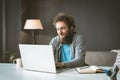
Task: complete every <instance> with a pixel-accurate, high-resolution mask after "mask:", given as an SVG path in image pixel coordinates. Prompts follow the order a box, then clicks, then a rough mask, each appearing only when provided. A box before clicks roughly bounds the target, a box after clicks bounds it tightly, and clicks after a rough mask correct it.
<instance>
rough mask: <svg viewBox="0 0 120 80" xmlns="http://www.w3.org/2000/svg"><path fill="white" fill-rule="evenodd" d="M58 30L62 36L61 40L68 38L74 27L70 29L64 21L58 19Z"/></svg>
mask: <svg viewBox="0 0 120 80" xmlns="http://www.w3.org/2000/svg"><path fill="white" fill-rule="evenodd" d="M56 30H57V33H58V35H59V37H60V40H61V41H64V40H66V38H68V36H69V35H70V32H71V30H72V29H70V28H69V27H68V26H67V25H66V24H65V22H64V21H58V22H57V23H56Z"/></svg>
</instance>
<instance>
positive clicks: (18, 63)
mask: <svg viewBox="0 0 120 80" xmlns="http://www.w3.org/2000/svg"><path fill="white" fill-rule="evenodd" d="M13 63H15V64H16V67H22V66H23V65H22V59H21V58H17V59H14V60H13Z"/></svg>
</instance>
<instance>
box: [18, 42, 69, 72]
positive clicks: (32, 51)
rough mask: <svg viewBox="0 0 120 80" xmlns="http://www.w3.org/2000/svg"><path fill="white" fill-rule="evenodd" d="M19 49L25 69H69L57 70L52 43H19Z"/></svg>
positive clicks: (45, 70) (55, 70)
mask: <svg viewBox="0 0 120 80" xmlns="http://www.w3.org/2000/svg"><path fill="white" fill-rule="evenodd" d="M19 50H20V55H21V59H22V63H23V69H25V70H31V71H40V72H48V73H58V72H61V71H65V70H68V68H67V69H59V70H57V68H56V65H55V59H54V54H53V48H52V45H36V44H35V45H34V44H19Z"/></svg>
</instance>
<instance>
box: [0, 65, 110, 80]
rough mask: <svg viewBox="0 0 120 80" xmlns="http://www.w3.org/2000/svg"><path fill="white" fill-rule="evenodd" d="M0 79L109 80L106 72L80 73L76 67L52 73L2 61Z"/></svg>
mask: <svg viewBox="0 0 120 80" xmlns="http://www.w3.org/2000/svg"><path fill="white" fill-rule="evenodd" d="M0 80H109V77H107V76H106V74H104V73H97V74H78V73H77V72H76V71H75V69H70V70H67V71H65V72H61V73H57V74H52V73H42V72H34V71H26V70H23V69H22V68H17V67H16V65H15V64H6V63H0Z"/></svg>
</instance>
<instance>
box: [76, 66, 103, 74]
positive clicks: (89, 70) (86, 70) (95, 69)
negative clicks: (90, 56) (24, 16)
mask: <svg viewBox="0 0 120 80" xmlns="http://www.w3.org/2000/svg"><path fill="white" fill-rule="evenodd" d="M75 69H76V71H77V72H78V73H80V74H94V73H104V69H103V68H102V67H99V66H95V65H92V66H85V67H77V68H75Z"/></svg>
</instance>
